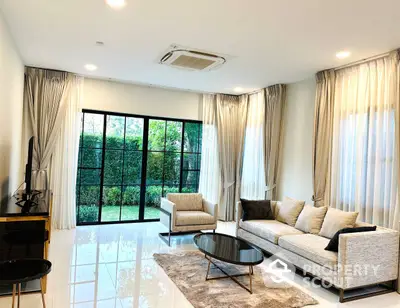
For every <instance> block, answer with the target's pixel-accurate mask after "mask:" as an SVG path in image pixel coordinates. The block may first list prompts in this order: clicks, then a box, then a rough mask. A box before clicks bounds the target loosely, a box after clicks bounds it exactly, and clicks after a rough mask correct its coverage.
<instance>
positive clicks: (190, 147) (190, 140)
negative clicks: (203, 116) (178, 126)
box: [184, 122, 200, 152]
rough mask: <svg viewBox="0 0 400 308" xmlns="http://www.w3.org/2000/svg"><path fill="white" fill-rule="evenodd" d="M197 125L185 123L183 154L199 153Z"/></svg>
mask: <svg viewBox="0 0 400 308" xmlns="http://www.w3.org/2000/svg"><path fill="white" fill-rule="evenodd" d="M199 125H200V124H198V123H190V122H188V123H185V140H184V151H185V152H198V151H199Z"/></svg>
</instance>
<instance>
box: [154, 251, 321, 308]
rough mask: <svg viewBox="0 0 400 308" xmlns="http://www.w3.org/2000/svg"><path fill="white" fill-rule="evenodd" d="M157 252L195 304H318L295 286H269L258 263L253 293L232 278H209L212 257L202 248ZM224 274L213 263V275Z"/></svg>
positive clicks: (236, 307) (239, 307)
mask: <svg viewBox="0 0 400 308" xmlns="http://www.w3.org/2000/svg"><path fill="white" fill-rule="evenodd" d="M153 256H154V259H155V260H156V262H157V263H158V264H159V265H160V266H161V267H162V268H163V269H164V271H165V272H166V273H167V275H168V276H169V277H170V278H171V279H172V281H173V282H174V283H175V284H176V286H177V287H178V288H179V289H180V290H181V291H182V293H183V294H184V295H185V296H186V298H187V299H188V300H189V301H190V303H191V304H192V305H193V306H194V307H195V308H211V307H218V308H228V307H229V308H261V307H266V308H267V307H268V308H290V307H293V308H294V307H304V306H306V305H315V304H318V302H317V301H316V300H315V299H313V298H312V297H311V296H309V295H308V294H306V293H304V292H302V291H301V290H299V289H297V288H295V287H290V288H283V289H270V288H267V287H266V286H265V285H264V280H263V277H262V274H261V269H260V268H258V267H257V266H256V267H254V276H253V294H250V293H249V292H247V291H246V290H244V289H242V288H241V287H240V286H238V285H237V284H236V283H235V282H233V281H232V280H231V279H229V278H227V279H219V280H209V281H205V276H206V272H207V266H208V261H207V260H206V259H205V258H204V254H202V253H200V252H197V251H195V252H185V253H177V254H154V255H153ZM213 261H214V262H215V263H217V265H218V266H220V267H222V268H223V269H224V270H225V271H227V272H228V273H230V274H237V273H245V272H246V271H247V270H248V268H247V267H243V266H236V265H229V264H227V263H222V262H218V261H216V260H213ZM222 275H223V274H222V273H221V271H220V270H218V269H216V268H215V267H213V266H212V267H211V270H210V277H218V276H222ZM238 280H239V281H241V282H242V283H243V284H244V285H246V286H247V285H249V278H248V277H238Z"/></svg>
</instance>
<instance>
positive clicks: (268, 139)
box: [263, 84, 286, 200]
mask: <svg viewBox="0 0 400 308" xmlns="http://www.w3.org/2000/svg"><path fill="white" fill-rule="evenodd" d="M285 102H286V85H282V84H279V85H274V86H270V87H268V88H266V89H265V120H264V125H265V127H264V132H265V136H264V138H263V139H264V168H265V184H266V188H265V198H266V199H269V200H275V198H276V189H275V188H276V182H277V177H278V164H279V154H280V147H281V143H282V142H281V139H282V124H283V112H284V108H285Z"/></svg>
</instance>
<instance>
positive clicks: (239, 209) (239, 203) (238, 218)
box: [235, 201, 243, 236]
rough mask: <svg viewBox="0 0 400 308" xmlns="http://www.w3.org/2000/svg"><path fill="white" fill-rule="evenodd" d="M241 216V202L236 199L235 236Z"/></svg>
mask: <svg viewBox="0 0 400 308" xmlns="http://www.w3.org/2000/svg"><path fill="white" fill-rule="evenodd" d="M242 216H243V208H242V202H240V201H238V202H236V215H235V220H236V236H237V232H238V230H239V221H240V220H241V219H242Z"/></svg>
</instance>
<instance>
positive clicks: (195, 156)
mask: <svg viewBox="0 0 400 308" xmlns="http://www.w3.org/2000/svg"><path fill="white" fill-rule="evenodd" d="M201 131H202V130H201V122H198V121H190V120H178V119H164V118H155V117H146V116H137V115H128V114H116V113H107V112H98V111H91V110H84V112H83V115H82V124H81V132H82V134H81V139H80V151H79V162H78V164H79V168H78V177H77V222H78V224H97V223H110V222H127V221H151V220H157V219H159V207H160V199H161V197H162V196H165V195H166V194H167V193H169V192H196V191H197V190H198V185H199V176H200V159H201Z"/></svg>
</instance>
